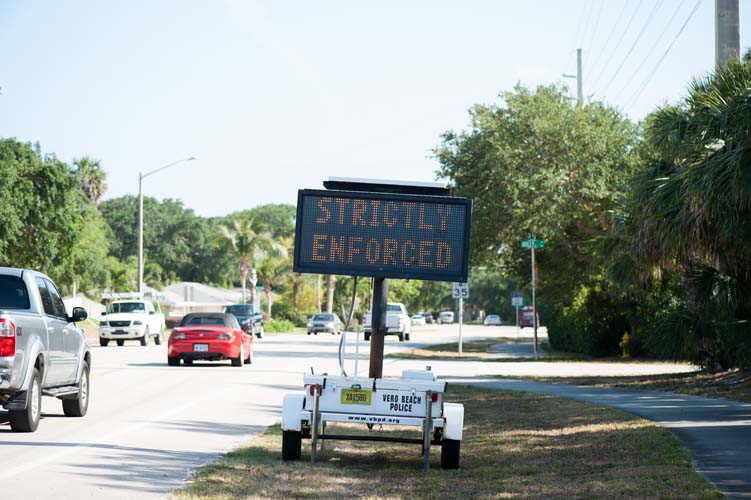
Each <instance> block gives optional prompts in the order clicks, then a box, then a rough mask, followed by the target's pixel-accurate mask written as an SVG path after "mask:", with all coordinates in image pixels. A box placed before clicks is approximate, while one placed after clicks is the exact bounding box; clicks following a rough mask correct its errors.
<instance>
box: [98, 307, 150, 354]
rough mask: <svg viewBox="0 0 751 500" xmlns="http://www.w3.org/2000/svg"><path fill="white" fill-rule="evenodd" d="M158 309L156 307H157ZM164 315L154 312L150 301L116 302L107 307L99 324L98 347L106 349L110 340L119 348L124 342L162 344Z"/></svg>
mask: <svg viewBox="0 0 751 500" xmlns="http://www.w3.org/2000/svg"><path fill="white" fill-rule="evenodd" d="M157 307H158V306H157ZM163 334H164V314H162V312H161V311H160V310H156V309H155V308H154V305H153V304H152V303H151V301H150V300H118V301H116V302H113V303H111V304H110V305H109V306H107V311H105V312H103V313H102V321H101V322H100V323H99V345H101V346H102V347H107V344H109V341H110V340H114V341H115V342H117V345H119V346H121V345H123V344H124V343H125V341H126V340H138V341H140V342H141V345H149V340H150V338H151V337H154V343H155V344H157V345H159V344H161V343H162V335H163Z"/></svg>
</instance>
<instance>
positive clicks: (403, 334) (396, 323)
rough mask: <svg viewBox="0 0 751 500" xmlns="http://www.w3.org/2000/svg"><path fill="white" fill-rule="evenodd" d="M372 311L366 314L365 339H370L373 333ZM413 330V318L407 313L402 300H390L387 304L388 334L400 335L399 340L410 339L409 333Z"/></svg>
mask: <svg viewBox="0 0 751 500" xmlns="http://www.w3.org/2000/svg"><path fill="white" fill-rule="evenodd" d="M372 312H373V311H368V312H367V313H366V314H365V319H364V328H365V340H370V334H371V333H372V328H371V324H372V319H371V318H372ZM411 331H412V320H411V319H410V317H409V314H407V308H406V307H404V304H402V303H401V302H389V303H388V304H387V305H386V335H398V336H399V342H403V341H405V340H409V334H410V332H411Z"/></svg>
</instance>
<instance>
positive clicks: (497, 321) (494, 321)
mask: <svg viewBox="0 0 751 500" xmlns="http://www.w3.org/2000/svg"><path fill="white" fill-rule="evenodd" d="M483 324H484V325H485V326H501V317H500V316H498V315H497V314H488V315H487V316H485V321H483Z"/></svg>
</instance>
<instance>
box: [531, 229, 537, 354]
mask: <svg viewBox="0 0 751 500" xmlns="http://www.w3.org/2000/svg"><path fill="white" fill-rule="evenodd" d="M532 239H534V236H532ZM531 250H532V324H533V325H534V329H535V359H537V302H536V301H535V292H536V290H535V285H536V283H537V280H536V279H535V278H536V276H535V247H534V246H533V247H532V248H531Z"/></svg>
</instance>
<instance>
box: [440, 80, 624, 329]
mask: <svg viewBox="0 0 751 500" xmlns="http://www.w3.org/2000/svg"><path fill="white" fill-rule="evenodd" d="M500 97H501V101H502V102H501V103H500V104H498V105H477V106H475V107H473V108H472V110H471V111H470V116H471V126H470V129H469V130H468V131H464V132H460V133H456V132H447V133H446V134H444V135H443V143H442V145H441V146H440V147H439V148H437V149H436V151H435V154H436V157H437V158H438V160H439V162H440V164H441V167H440V169H439V175H441V176H443V177H445V178H448V179H450V180H451V181H452V183H453V184H454V187H455V192H456V193H457V194H459V195H465V196H469V197H471V198H472V199H473V200H474V208H473V221H472V223H473V228H472V262H473V264H474V265H482V264H485V265H487V266H489V267H491V268H492V267H503V268H506V269H510V270H511V273H512V275H514V276H515V277H516V279H518V282H519V283H525V282H528V280H529V279H528V278H527V276H528V275H529V269H530V261H529V252H528V251H522V250H521V249H520V248H519V241H520V240H522V239H527V238H528V237H529V236H530V234H534V235H536V237H537V238H541V239H544V240H546V247H545V250H544V251H541V252H538V254H537V256H538V265H539V270H540V273H539V292H540V293H539V297H540V301H541V302H543V303H544V306H545V308H546V310H547V312H548V314H549V315H551V316H561V315H562V314H563V310H564V308H566V307H568V306H570V305H571V303H572V300H573V298H574V297H576V296H577V294H578V293H579V292H580V291H581V290H583V289H585V288H593V287H599V288H604V289H605V291H606V293H607V290H608V289H609V288H610V286H609V284H608V283H607V282H606V280H604V278H603V270H602V268H603V262H602V255H600V253H599V252H598V246H597V245H596V240H597V239H598V238H600V237H603V236H605V235H608V234H612V232H613V231H614V225H613V221H612V216H611V213H612V211H613V210H614V209H615V208H617V207H618V206H619V205H620V204H622V203H623V202H624V200H625V197H626V193H627V189H626V187H627V186H628V183H629V181H630V179H631V177H632V176H633V175H634V173H635V172H636V171H637V170H638V167H639V163H638V160H639V158H638V155H637V154H635V151H636V148H637V146H638V144H639V137H638V129H637V127H636V126H635V125H634V124H633V123H631V122H630V121H629V120H628V119H627V118H625V117H624V116H622V115H621V114H620V113H619V112H618V111H616V110H615V109H613V108H610V107H608V106H606V105H604V104H602V103H597V102H595V103H591V104H588V105H585V106H576V105H573V104H572V103H571V102H570V101H569V99H568V97H567V94H566V92H565V89H564V88H561V87H556V86H547V87H546V86H540V87H537V88H536V89H534V90H530V89H527V88H524V87H522V86H517V87H516V88H515V89H514V90H513V91H512V92H504V93H502V94H501V96H500ZM601 313H602V314H608V312H607V311H601ZM549 331H550V335H551V341H554V337H555V335H556V334H557V333H558V332H556V331H554V330H553V329H551V330H549ZM578 334H581V335H585V336H586V335H590V334H591V332H588V331H586V330H582V331H580V332H578Z"/></svg>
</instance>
